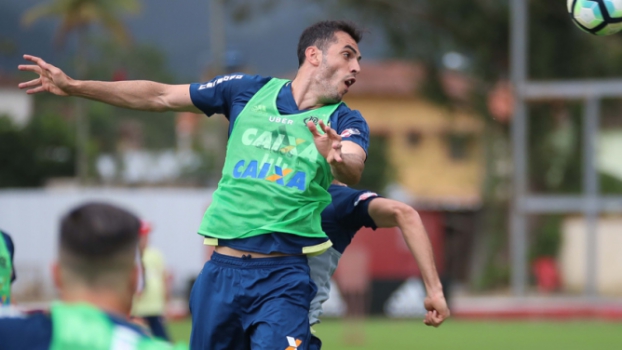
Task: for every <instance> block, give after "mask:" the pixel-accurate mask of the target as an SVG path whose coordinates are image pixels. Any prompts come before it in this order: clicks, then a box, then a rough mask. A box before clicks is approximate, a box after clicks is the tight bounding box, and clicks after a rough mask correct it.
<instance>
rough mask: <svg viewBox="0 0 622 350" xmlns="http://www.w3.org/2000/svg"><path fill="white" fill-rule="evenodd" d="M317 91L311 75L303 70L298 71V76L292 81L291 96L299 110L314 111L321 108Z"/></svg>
mask: <svg viewBox="0 0 622 350" xmlns="http://www.w3.org/2000/svg"><path fill="white" fill-rule="evenodd" d="M318 90H319V89H318V87H317V84H316V83H315V81H314V80H313V77H312V75H311V74H309V72H308V71H307V70H305V69H302V68H301V69H300V70H298V74H296V77H295V78H294V80H292V95H293V96H294V101H296V105H297V106H298V109H299V110H307V109H316V108H320V107H322V106H323V104H322V102H321V101H320V98H319V93H318Z"/></svg>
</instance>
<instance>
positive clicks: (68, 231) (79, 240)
mask: <svg viewBox="0 0 622 350" xmlns="http://www.w3.org/2000/svg"><path fill="white" fill-rule="evenodd" d="M139 231H140V220H139V219H138V217H136V216H135V215H134V214H132V213H130V212H128V211H126V210H124V209H121V208H118V207H116V206H113V205H110V204H106V203H87V204H84V205H81V206H78V207H76V208H74V209H72V210H71V211H69V213H68V214H66V215H65V216H64V217H63V218H62V220H61V224H60V239H59V251H60V254H59V255H60V257H59V259H60V262H61V264H62V265H64V266H65V267H67V268H69V269H71V270H73V271H74V272H75V273H78V274H79V275H80V276H81V277H86V278H87V279H88V280H93V279H97V277H98V276H97V275H98V274H100V273H106V270H110V269H116V268H122V269H128V268H131V267H132V266H133V264H134V258H135V256H136V249H137V246H138V232H139Z"/></svg>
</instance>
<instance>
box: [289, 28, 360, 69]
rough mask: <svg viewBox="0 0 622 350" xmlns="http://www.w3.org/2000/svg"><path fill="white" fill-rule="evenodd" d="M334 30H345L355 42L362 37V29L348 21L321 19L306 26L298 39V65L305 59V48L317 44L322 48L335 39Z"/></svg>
mask: <svg viewBox="0 0 622 350" xmlns="http://www.w3.org/2000/svg"><path fill="white" fill-rule="evenodd" d="M336 32H345V33H347V34H348V35H350V36H351V37H352V39H354V41H355V42H356V43H358V42H360V41H361V39H362V38H363V31H362V30H361V29H359V28H358V27H357V26H356V25H355V24H354V23H352V22H350V21H321V22H317V23H315V24H313V25H311V26H310V27H307V29H305V30H304V31H303V32H302V34H301V35H300V40H298V67H300V66H302V64H303V63H304V61H305V50H306V49H307V47H309V46H314V45H315V46H317V47H318V48H319V49H320V50H324V49H325V48H326V45H327V44H329V43H331V42H333V41H334V40H335V33H336Z"/></svg>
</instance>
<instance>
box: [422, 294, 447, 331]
mask: <svg viewBox="0 0 622 350" xmlns="http://www.w3.org/2000/svg"><path fill="white" fill-rule="evenodd" d="M423 305H424V306H425V309H426V310H428V312H427V313H426V315H425V319H424V320H423V323H425V324H426V326H433V327H438V326H440V325H441V323H443V321H445V320H446V319H447V318H448V317H449V314H450V312H449V307H447V301H446V300H445V297H444V296H442V295H440V296H427V297H426V298H425V300H424V301H423Z"/></svg>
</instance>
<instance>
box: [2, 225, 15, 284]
mask: <svg viewBox="0 0 622 350" xmlns="http://www.w3.org/2000/svg"><path fill="white" fill-rule="evenodd" d="M0 239H4V243H5V244H6V248H7V250H8V251H9V256H10V257H11V266H12V267H13V272H12V274H11V283H13V282H14V281H15V278H17V275H15V264H14V263H13V258H14V256H15V246H14V245H13V240H12V239H11V236H9V235H8V234H6V233H4V232H2V231H0Z"/></svg>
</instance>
